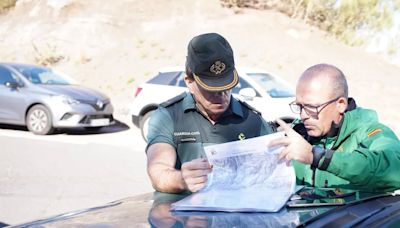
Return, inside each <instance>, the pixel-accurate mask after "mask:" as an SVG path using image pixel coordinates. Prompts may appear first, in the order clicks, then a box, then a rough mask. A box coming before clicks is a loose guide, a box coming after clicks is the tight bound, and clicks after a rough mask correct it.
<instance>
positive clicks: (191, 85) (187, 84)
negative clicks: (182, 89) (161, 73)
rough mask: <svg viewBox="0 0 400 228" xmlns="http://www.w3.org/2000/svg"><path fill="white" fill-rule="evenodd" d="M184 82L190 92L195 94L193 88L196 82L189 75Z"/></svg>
mask: <svg viewBox="0 0 400 228" xmlns="http://www.w3.org/2000/svg"><path fill="white" fill-rule="evenodd" d="M183 80H184V81H185V84H186V87H188V89H189V92H190V93H193V89H194V88H193V86H194V83H195V82H194V80H192V79H190V78H189V77H188V76H187V75H185V77H184V78H183Z"/></svg>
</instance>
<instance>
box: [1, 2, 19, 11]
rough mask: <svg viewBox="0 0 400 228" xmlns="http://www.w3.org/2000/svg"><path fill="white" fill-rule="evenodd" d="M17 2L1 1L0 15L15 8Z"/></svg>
mask: <svg viewBox="0 0 400 228" xmlns="http://www.w3.org/2000/svg"><path fill="white" fill-rule="evenodd" d="M16 2H17V0H0V13H2V12H3V11H5V10H7V9H9V8H11V7H14V6H15V3H16Z"/></svg>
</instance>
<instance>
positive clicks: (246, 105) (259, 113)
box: [237, 99, 261, 116]
mask: <svg viewBox="0 0 400 228" xmlns="http://www.w3.org/2000/svg"><path fill="white" fill-rule="evenodd" d="M237 100H238V101H239V102H240V103H241V104H242V105H244V106H245V107H246V108H248V109H250V110H252V111H253V112H255V113H256V114H258V115H260V116H261V112H260V111H258V110H257V109H255V108H253V107H252V106H251V105H249V104H248V103H246V102H245V101H242V100H239V99H237Z"/></svg>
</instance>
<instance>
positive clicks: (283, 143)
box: [268, 137, 290, 148]
mask: <svg viewBox="0 0 400 228" xmlns="http://www.w3.org/2000/svg"><path fill="white" fill-rule="evenodd" d="M289 144H290V141H289V139H288V138H287V137H282V138H278V139H274V140H271V142H269V144H268V148H272V147H276V146H287V145H289Z"/></svg>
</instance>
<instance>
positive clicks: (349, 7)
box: [220, 0, 400, 45]
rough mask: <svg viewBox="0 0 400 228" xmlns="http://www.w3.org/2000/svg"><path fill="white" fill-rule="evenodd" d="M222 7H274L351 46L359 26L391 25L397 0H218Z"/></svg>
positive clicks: (369, 28) (399, 0)
mask: <svg viewBox="0 0 400 228" xmlns="http://www.w3.org/2000/svg"><path fill="white" fill-rule="evenodd" d="M220 1H221V4H222V5H223V6H225V7H251V8H258V9H274V10H277V11H280V12H282V13H284V14H287V15H288V16H290V17H293V18H301V19H303V20H305V21H306V22H307V23H308V24H311V25H314V26H317V27H318V28H320V29H322V30H325V31H327V32H329V33H331V34H333V35H334V36H336V37H338V38H339V39H341V40H342V41H344V42H345V43H347V44H350V45H357V44H361V43H362V40H360V37H357V35H356V33H357V32H358V31H360V29H364V30H367V31H370V32H378V31H380V30H383V29H385V28H389V27H390V26H391V25H392V20H393V18H392V17H393V13H394V12H396V11H397V10H399V9H400V0H340V1H339V0H220Z"/></svg>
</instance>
